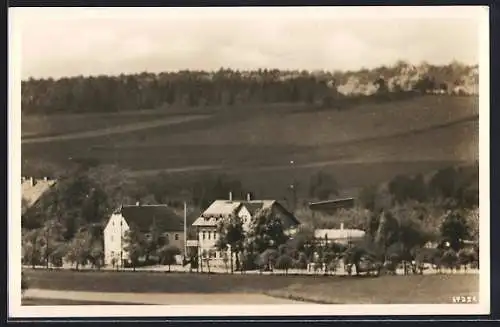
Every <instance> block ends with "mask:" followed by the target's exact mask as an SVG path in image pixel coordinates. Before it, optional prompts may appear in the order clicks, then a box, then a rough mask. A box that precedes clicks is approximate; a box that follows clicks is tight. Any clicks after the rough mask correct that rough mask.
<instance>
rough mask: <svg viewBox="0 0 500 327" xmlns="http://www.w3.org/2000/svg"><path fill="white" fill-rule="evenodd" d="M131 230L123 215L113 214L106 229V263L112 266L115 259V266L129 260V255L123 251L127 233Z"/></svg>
mask: <svg viewBox="0 0 500 327" xmlns="http://www.w3.org/2000/svg"><path fill="white" fill-rule="evenodd" d="M129 229H130V227H129V225H128V224H127V221H126V220H125V219H124V218H123V216H122V215H121V214H116V213H115V214H113V215H111V217H110V218H109V221H108V224H107V225H106V227H105V228H104V263H105V264H106V265H109V266H112V265H113V259H114V262H115V266H116V265H118V264H119V263H120V262H121V260H120V258H121V259H123V260H127V259H128V254H127V253H126V251H124V250H123V248H124V246H125V245H124V238H125V234H126V232H127V231H128V230H129Z"/></svg>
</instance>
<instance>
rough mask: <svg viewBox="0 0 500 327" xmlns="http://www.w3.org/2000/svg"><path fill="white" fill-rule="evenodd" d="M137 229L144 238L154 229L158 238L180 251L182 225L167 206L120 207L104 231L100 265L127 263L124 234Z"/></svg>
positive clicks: (180, 220)
mask: <svg viewBox="0 0 500 327" xmlns="http://www.w3.org/2000/svg"><path fill="white" fill-rule="evenodd" d="M132 226H133V227H134V228H137V229H138V230H139V231H140V232H142V233H144V234H145V235H146V237H148V236H149V235H150V231H151V229H152V227H154V228H155V229H156V230H157V231H158V232H159V233H160V235H162V236H163V237H164V238H165V239H167V240H168V244H170V245H174V246H176V247H177V248H179V250H181V253H183V251H184V223H183V219H182V217H180V216H179V215H177V214H176V213H175V212H174V211H173V210H172V209H171V208H170V207H169V206H167V205H163V204H160V205H143V204H139V203H137V204H136V205H123V206H121V207H120V208H119V209H118V210H116V211H115V212H114V213H113V214H112V215H111V216H110V218H109V220H108V223H107V224H106V227H105V228H104V263H105V265H108V266H123V264H124V262H126V261H128V260H129V255H128V253H127V251H126V247H127V244H126V236H127V232H128V231H129V230H130V229H131V228H132Z"/></svg>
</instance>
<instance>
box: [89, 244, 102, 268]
mask: <svg viewBox="0 0 500 327" xmlns="http://www.w3.org/2000/svg"><path fill="white" fill-rule="evenodd" d="M89 261H90V264H91V265H92V266H93V267H96V268H97V269H101V267H102V266H103V264H104V247H103V245H102V242H101V241H94V242H92V245H91V247H90V251H89Z"/></svg>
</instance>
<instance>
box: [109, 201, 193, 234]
mask: <svg viewBox="0 0 500 327" xmlns="http://www.w3.org/2000/svg"><path fill="white" fill-rule="evenodd" d="M119 213H121V215H122V216H123V218H125V220H126V221H127V224H129V225H131V226H136V227H137V228H139V230H141V231H143V232H146V231H149V230H150V228H151V226H153V225H156V227H157V228H158V230H159V231H161V232H170V231H172V232H177V231H179V232H180V231H183V230H184V220H183V218H182V217H180V216H179V215H177V214H176V213H175V212H174V211H173V210H172V209H171V208H170V207H169V206H167V205H165V204H158V205H124V206H122V207H121V208H120V210H119Z"/></svg>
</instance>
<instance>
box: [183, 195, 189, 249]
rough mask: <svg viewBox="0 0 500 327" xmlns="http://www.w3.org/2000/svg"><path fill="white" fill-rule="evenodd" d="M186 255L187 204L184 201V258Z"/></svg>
mask: <svg viewBox="0 0 500 327" xmlns="http://www.w3.org/2000/svg"><path fill="white" fill-rule="evenodd" d="M187 253H188V252H187V203H186V201H184V258H186V256H187Z"/></svg>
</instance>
